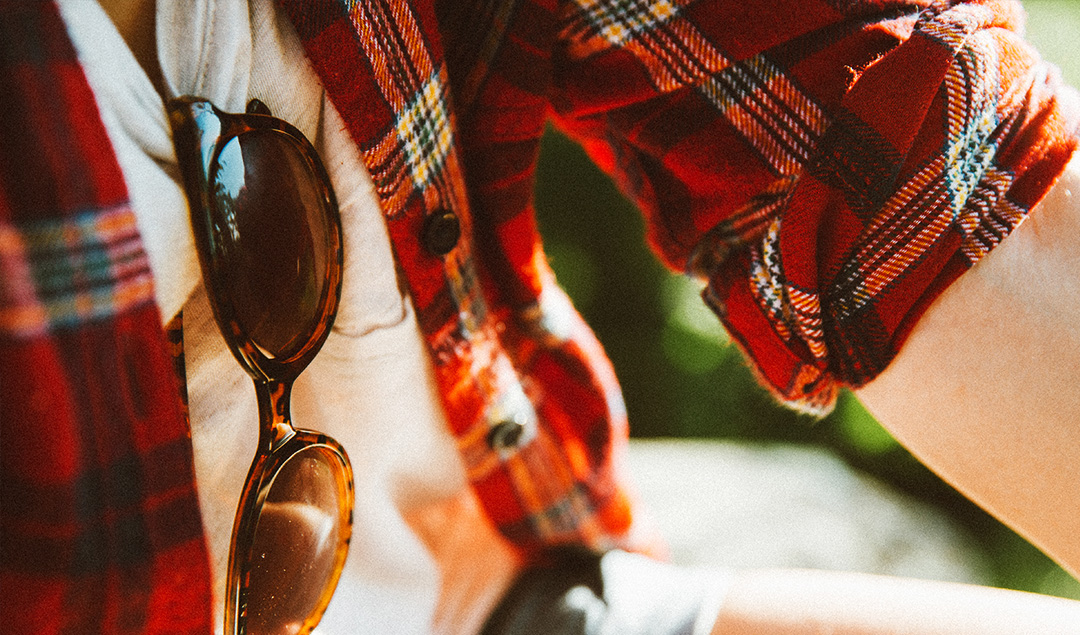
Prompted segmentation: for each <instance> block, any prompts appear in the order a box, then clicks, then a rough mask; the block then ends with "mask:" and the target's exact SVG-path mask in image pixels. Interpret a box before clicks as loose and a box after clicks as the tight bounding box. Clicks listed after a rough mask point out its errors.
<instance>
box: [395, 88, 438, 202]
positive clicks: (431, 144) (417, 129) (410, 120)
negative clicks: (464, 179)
mask: <svg viewBox="0 0 1080 635" xmlns="http://www.w3.org/2000/svg"><path fill="white" fill-rule="evenodd" d="M445 94H446V88H445V87H444V86H443V85H442V81H441V77H440V73H438V72H436V73H433V74H432V75H431V76H430V77H428V79H427V81H425V82H424V85H423V86H422V87H421V88H420V90H419V91H417V93H416V95H415V96H414V97H413V99H412V101H411V102H410V103H409V105H408V106H407V107H406V108H405V109H404V110H402V111H401V113H400V114H399V115H398V118H397V122H396V124H395V128H396V129H397V136H398V139H399V140H400V141H401V147H402V149H403V150H404V151H405V156H406V157H407V159H408V162H409V173H410V174H411V175H412V180H413V183H415V184H416V187H417V188H418V189H423V188H424V187H427V185H428V184H430V183H431V182H432V180H433V179H434V175H435V174H436V173H437V172H438V171H439V170H440V169H441V168H442V166H443V164H444V163H445V162H446V156H447V154H448V153H449V152H450V145H451V139H452V135H451V133H450V117H449V116H448V114H447V107H446V103H445V101H444V99H443V96H444V95H445Z"/></svg>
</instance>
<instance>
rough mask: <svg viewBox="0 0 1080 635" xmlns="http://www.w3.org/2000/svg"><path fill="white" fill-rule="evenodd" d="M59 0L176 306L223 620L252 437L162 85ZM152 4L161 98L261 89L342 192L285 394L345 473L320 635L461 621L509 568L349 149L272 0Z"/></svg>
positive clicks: (464, 628)
mask: <svg viewBox="0 0 1080 635" xmlns="http://www.w3.org/2000/svg"><path fill="white" fill-rule="evenodd" d="M59 5H60V8H61V13H62V16H63V18H64V20H65V23H66V24H67V27H68V31H69V33H70V35H71V37H72V40H73V43H74V45H75V48H76V50H77V52H78V55H79V60H80V62H81V63H82V64H83V67H84V69H85V71H86V74H87V79H88V80H89V82H90V86H91V88H92V89H93V91H94V95H95V98H96V100H97V103H98V107H99V109H100V111H101V115H102V120H103V121H104V124H105V127H106V130H107V132H108V135H109V138H110V140H111V141H112V143H113V146H114V150H115V151H116V154H117V159H118V160H119V163H120V167H121V169H122V170H123V173H124V177H125V180H126V182H127V186H128V190H129V195H130V198H131V203H132V207H133V209H134V211H135V215H136V219H137V222H138V226H139V230H140V233H141V234H142V238H143V243H144V245H145V247H146V250H147V252H148V255H149V259H150V264H151V269H152V271H153V274H154V279H155V297H156V299H157V302H158V305H159V307H160V308H161V311H162V317H163V319H164V320H166V321H167V320H169V319H171V318H172V316H174V315H175V314H176V313H177V312H178V311H180V310H181V309H183V312H184V346H185V353H186V363H187V378H188V393H189V397H190V410H191V427H192V444H193V447H194V461H195V473H196V483H197V486H198V492H199V503H200V508H201V511H202V517H203V523H204V527H205V531H206V538H207V544H208V546H209V550H210V557H211V569H212V572H213V589H214V594H215V611H216V615H215V623H216V626H217V628H219V629H220V628H221V627H222V617H221V611H222V607H223V601H222V599H221V598H222V593H223V589H224V583H225V569H226V560H227V557H228V550H229V540H230V535H231V528H232V523H233V517H234V513H235V508H236V504H237V501H238V499H239V495H240V490H241V487H242V484H243V481H244V478H245V476H246V474H247V470H248V467H249V465H250V462H251V459H252V457H253V455H254V451H255V442H256V438H257V423H258V419H257V409H256V405H255V392H254V389H253V387H252V385H251V380H250V379H249V378H248V376H247V375H246V374H245V373H244V371H243V370H242V369H241V368H240V367H239V365H238V364H237V363H236V361H235V360H234V359H233V357H232V355H231V354H230V353H229V351H228V350H227V348H226V346H225V344H224V341H223V340H222V339H221V336H220V335H219V333H218V330H217V327H216V325H215V323H214V321H213V317H212V315H211V313H210V310H209V306H208V304H207V299H206V294H205V290H204V289H203V287H202V284H201V282H200V274H199V268H198V261H197V257H196V253H195V247H194V242H193V238H192V235H191V229H190V225H189V222H188V211H187V203H186V200H185V198H184V194H183V191H182V189H181V186H180V184H179V175H178V171H177V166H176V158H175V155H174V150H173V146H172V141H171V136H170V132H169V126H168V122H167V120H166V117H165V113H164V109H163V101H162V99H161V96H160V95H159V94H158V93H157V91H156V90H155V89H154V87H153V85H152V84H151V83H150V81H149V79H148V78H147V77H146V75H145V74H144V73H143V71H142V69H141V68H140V67H139V65H138V63H137V62H136V60H135V59H134V57H133V56H132V55H131V52H130V50H129V49H128V48H127V46H126V45H125V43H124V41H123V39H122V38H121V37H120V35H119V34H118V33H117V31H116V30H115V28H114V27H113V25H112V23H111V21H110V20H109V18H108V17H107V16H106V15H105V13H104V12H103V11H102V9H101V8H100V6H99V5H98V4H97V2H96V1H95V0H60V2H59ZM156 17H157V42H158V55H159V58H160V61H161V66H162V71H163V74H164V79H165V84H166V88H167V91H168V93H170V95H169V96H170V97H171V96H180V95H195V96H199V97H204V98H207V99H209V100H211V101H212V102H213V103H214V104H215V105H216V106H217V107H218V108H220V109H222V110H225V111H229V112H242V111H243V110H244V108H245V105H246V103H247V101H248V100H249V99H251V98H254V97H257V98H259V99H260V100H262V101H263V102H264V103H266V104H267V105H268V106H269V107H270V109H271V110H272V111H273V113H274V115H275V116H277V117H280V118H282V119H285V120H286V121H289V122H290V123H292V124H293V125H295V126H296V127H297V128H299V129H300V130H301V131H302V132H303V133H304V134H305V135H306V136H307V137H308V139H309V140H311V141H312V143H313V144H314V145H315V146H316V148H317V149H318V150H319V153H320V156H321V157H322V159H323V161H324V162H325V164H326V166H327V170H328V172H329V174H330V178H331V181H332V183H333V186H334V189H335V193H336V194H337V197H338V201H339V204H340V208H341V216H342V221H343V226H344V246H345V272H344V276H343V289H342V303H341V309H340V313H339V315H338V317H337V320H336V323H335V326H334V330H333V333H332V334H331V335H330V337H329V339H328V340H327V342H326V344H325V345H324V347H323V349H322V351H321V352H320V353H319V355H318V356H317V357H316V359H315V361H314V362H313V363H312V364H311V366H310V367H309V368H308V369H307V370H306V371H305V372H304V374H303V375H302V376H301V377H300V379H299V380H298V381H297V383H296V386H295V390H294V393H293V418H294V421H295V422H296V424H297V425H298V426H300V427H305V428H311V429H315V430H319V431H322V432H325V433H327V434H329V435H330V436H332V437H334V438H336V439H337V440H338V441H339V442H341V443H342V444H343V445H344V446H345V448H346V451H347V452H348V453H349V455H350V458H351V461H352V463H353V469H354V471H355V479H356V503H355V510H354V518H355V521H354V527H353V536H352V543H351V548H350V553H349V557H348V560H347V563H346V569H345V572H344V574H343V576H342V580H341V582H340V584H339V587H338V590H337V592H336V593H335V595H334V599H333V600H332V602H331V604H330V607H329V609H328V610H327V613H326V615H325V616H324V618H323V622H322V624H321V625H320V627H319V630H318V632H320V633H350V634H351V633H361V632H363V633H429V632H445V633H473V632H476V631H477V629H478V628H479V626H480V625H481V623H482V621H483V619H484V617H485V616H486V615H487V613H488V612H489V611H490V609H491V607H492V606H493V605H494V603H495V602H497V600H498V598H499V597H500V596H501V595H502V593H503V592H504V590H505V589H506V588H507V586H508V584H509V582H510V581H511V579H512V577H513V574H514V573H515V571H516V568H517V566H518V565H517V562H516V559H515V557H514V556H513V555H512V552H511V550H510V549H509V547H508V546H507V545H506V544H505V543H504V542H503V541H502V539H501V538H500V537H499V536H498V535H497V534H496V533H495V532H494V531H493V529H492V528H491V526H490V524H489V522H488V521H487V520H486V518H484V517H483V515H482V514H481V513H480V512H479V509H478V507H477V503H476V501H475V498H474V496H473V494H472V492H471V489H470V488H469V487H468V484H467V482H466V480H465V476H464V470H463V467H462V464H461V460H460V458H459V456H458V454H457V451H456V448H455V442H454V439H453V438H452V436H451V435H450V433H449V432H448V428H447V426H446V422H445V418H444V415H443V413H442V410H441V409H440V406H439V401H438V397H437V393H436V389H435V383H434V379H433V375H432V370H431V368H430V362H429V358H428V356H427V352H426V349H425V344H424V342H423V340H422V336H421V334H420V332H419V330H418V328H417V324H416V320H415V317H414V315H413V310H412V306H411V304H410V302H409V300H408V298H407V297H404V296H403V295H402V293H401V291H400V289H399V287H398V283H397V280H396V277H395V268H394V264H393V256H392V254H391V250H390V242H389V238H388V236H387V233H386V227H385V224H384V222H383V218H382V214H381V212H380V209H379V204H378V200H377V198H376V196H375V193H374V190H373V186H372V183H371V180H370V177H369V175H368V173H367V171H366V169H365V168H364V166H363V164H362V162H361V161H360V158H359V154H358V151H357V149H356V146H355V145H354V144H353V142H352V141H351V139H350V138H349V137H348V134H347V133H346V132H345V131H344V125H343V123H342V121H341V118H340V116H339V115H338V113H337V112H336V110H334V107H333V106H332V105H331V104H330V102H329V101H328V100H327V98H326V95H325V93H324V91H323V89H322V87H321V85H320V83H319V81H318V78H317V77H316V76H315V74H314V72H313V71H312V69H311V67H310V65H309V64H308V62H307V60H306V58H305V56H304V54H303V50H302V48H301V45H300V43H299V40H298V38H297V36H296V34H295V33H294V31H293V30H292V27H291V25H289V24H288V22H287V21H286V20H285V19H284V18H283V16H281V15H280V14H279V13H278V12H277V10H276V9H275V8H274V5H273V3H272V2H271V0H251V2H250V5H249V2H248V0H198V1H189V0H157V16H156Z"/></svg>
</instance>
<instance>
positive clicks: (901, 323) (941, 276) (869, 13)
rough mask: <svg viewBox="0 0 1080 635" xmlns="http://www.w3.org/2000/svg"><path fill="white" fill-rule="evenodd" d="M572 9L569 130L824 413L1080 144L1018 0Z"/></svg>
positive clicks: (581, 1)
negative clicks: (1023, 32)
mask: <svg viewBox="0 0 1080 635" xmlns="http://www.w3.org/2000/svg"><path fill="white" fill-rule="evenodd" d="M565 4H566V5H567V6H565V7H564V8H563V10H562V13H561V14H560V18H561V22H560V27H559V28H560V29H561V31H560V37H561V38H562V42H561V46H562V47H563V48H562V49H561V51H562V55H561V56H559V57H557V58H556V65H555V67H554V72H555V76H556V79H555V81H554V82H553V87H552V89H551V90H552V93H553V95H554V97H553V99H552V101H553V103H554V104H555V106H556V108H557V115H558V117H559V118H560V121H561V123H562V125H563V127H564V128H565V129H566V130H567V131H569V132H570V133H571V134H573V135H575V136H577V137H579V138H581V139H582V140H583V142H584V143H585V145H586V147H587V148H588V149H589V150H590V151H591V152H592V154H593V156H594V157H596V158H597V159H598V161H599V162H600V163H601V164H604V165H606V166H608V167H609V168H610V169H611V170H612V171H613V172H614V173H615V174H616V176H617V177H618V178H619V179H620V182H621V184H622V186H623V188H624V189H625V190H626V192H627V193H628V194H629V195H630V196H631V197H632V198H634V199H635V200H636V201H637V202H638V203H639V205H640V206H641V208H642V209H643V211H644V212H645V214H646V216H647V218H648V220H649V232H650V233H649V236H650V240H651V242H652V244H653V246H654V247H655V248H656V250H657V252H658V253H659V255H660V256H661V257H662V258H663V259H664V260H665V261H666V262H667V263H668V264H669V265H671V266H672V267H673V268H676V269H682V270H686V271H687V272H688V273H690V274H693V275H695V276H699V277H701V278H702V279H704V280H706V281H707V288H706V291H705V298H706V301H707V302H708V303H709V304H710V306H712V307H713V308H714V310H715V311H716V312H717V313H718V314H719V315H720V317H721V318H722V319H723V321H724V323H725V325H726V326H727V327H728V330H729V331H730V332H731V334H732V336H733V337H734V338H735V340H736V341H737V342H739V343H740V344H741V346H742V348H743V349H744V350H745V352H746V353H747V354H748V356H749V357H750V359H751V360H752V361H753V362H754V365H755V367H756V369H757V371H758V373H759V376H760V378H761V379H762V380H763V383H765V384H766V385H767V386H769V387H770V388H771V389H772V390H773V391H774V392H775V393H776V394H777V395H778V396H779V397H781V398H782V399H784V400H786V401H788V402H789V403H791V404H793V405H795V406H796V407H800V408H803V409H806V410H809V411H812V412H818V413H821V412H825V411H828V410H829V409H830V408H831V407H832V405H833V403H834V400H835V397H836V393H837V390H838V387H839V386H841V385H849V386H860V385H862V384H864V383H866V382H867V381H869V380H870V379H872V378H873V377H875V376H876V375H877V374H878V373H879V372H881V371H882V370H883V369H884V368H885V366H886V365H887V364H888V363H889V361H891V360H892V359H893V357H894V356H895V355H896V353H897V351H898V350H899V348H900V346H901V345H902V343H903V341H904V339H905V338H906V336H907V334H908V333H909V332H910V330H911V328H912V326H913V325H914V323H915V322H916V321H917V319H918V318H919V316H920V315H921V314H922V313H923V311H924V310H925V309H926V307H927V306H928V305H929V303H930V302H931V301H932V300H933V299H934V298H935V297H936V296H937V295H938V294H939V293H940V292H941V290H943V289H944V288H946V287H947V286H948V285H949V283H951V282H952V281H953V280H954V279H955V278H956V277H957V276H959V275H960V274H961V273H962V272H963V271H965V270H966V269H968V268H969V267H970V266H971V265H972V264H974V263H975V262H976V261H977V260H978V259H979V258H980V257H982V256H983V255H985V254H986V253H987V252H988V251H989V250H990V249H991V248H993V247H994V246H995V245H997V244H998V243H999V242H1000V241H1001V239H1002V238H1004V237H1005V236H1006V235H1007V234H1008V233H1009V232H1010V231H1011V230H1012V229H1013V228H1014V227H1016V226H1017V224H1019V222H1020V221H1021V220H1022V219H1023V218H1024V217H1025V215H1026V214H1027V212H1028V211H1029V210H1030V209H1031V208H1032V207H1033V206H1034V205H1035V204H1036V203H1037V202H1038V201H1039V200H1040V199H1041V198H1042V196H1043V195H1044V194H1045V193H1046V191H1047V190H1048V189H1049V188H1050V186H1051V184H1052V183H1053V180H1054V179H1055V178H1056V176H1057V175H1058V174H1059V173H1060V171H1061V170H1062V169H1063V166H1064V164H1065V162H1066V161H1067V160H1068V158H1069V156H1070V155H1071V153H1072V152H1073V150H1074V149H1075V147H1076V133H1077V116H1078V114H1080V113H1078V111H1077V97H1076V94H1075V93H1074V92H1073V91H1072V90H1071V89H1066V88H1063V87H1062V86H1061V85H1060V84H1059V80H1058V78H1057V76H1056V74H1055V72H1054V71H1053V70H1052V69H1050V68H1048V67H1047V66H1046V65H1045V64H1044V63H1043V62H1042V61H1041V60H1040V59H1039V58H1038V57H1037V55H1036V54H1035V53H1034V52H1033V51H1032V50H1031V49H1030V47H1028V46H1027V45H1026V44H1025V43H1024V42H1023V41H1022V40H1021V39H1020V37H1019V36H1018V34H1017V33H1018V31H1019V30H1020V29H1021V27H1022V18H1023V15H1022V10H1021V9H1020V7H1019V5H1018V4H1017V3H1016V2H1013V1H1011V0H1000V1H999V0H987V1H985V2H972V3H970V4H966V3H960V2H922V1H912V2H900V3H878V2H834V1H822V0H818V1H810V2H799V3H794V2H786V1H783V0H761V1H759V2H754V3H735V2H726V1H724V0H716V1H708V0H701V1H698V2H686V3H677V2H670V1H669V0H640V1H634V2H631V1H625V2H611V3H606V4H605V5H604V6H603V7H598V6H597V3H595V2H592V1H590V0H576V1H575V2H567V3H565ZM616 68H617V69H619V72H618V73H615V72H610V71H611V69H616Z"/></svg>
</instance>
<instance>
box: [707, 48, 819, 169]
mask: <svg viewBox="0 0 1080 635" xmlns="http://www.w3.org/2000/svg"><path fill="white" fill-rule="evenodd" d="M699 90H700V91H701V93H702V94H703V95H704V96H705V97H706V98H707V99H708V100H709V101H710V102H712V103H713V105H714V106H716V108H717V109H719V110H720V111H721V112H722V113H723V115H724V117H725V118H727V119H728V121H730V122H731V125H732V126H734V127H735V128H736V129H737V130H738V131H739V132H740V133H742V135H743V136H744V137H745V138H746V139H747V141H748V142H749V143H750V144H751V145H753V146H754V148H756V149H757V150H758V152H760V153H761V155H762V157H764V159H765V160H766V161H768V163H769V165H770V166H771V167H772V168H773V169H774V170H776V171H777V173H778V174H780V175H790V174H796V173H798V172H799V171H800V170H801V169H802V167H803V165H805V164H806V162H807V160H808V159H809V157H810V153H811V152H812V151H813V149H814V148H816V147H817V146H818V144H819V143H820V141H821V136H822V134H824V132H825V129H826V128H827V127H828V125H829V120H828V118H827V117H826V116H825V113H824V111H823V110H822V109H821V108H820V107H819V106H818V105H817V104H815V103H814V102H813V101H812V100H811V99H810V98H809V97H807V96H806V95H805V94H803V93H802V92H801V91H799V90H798V89H797V88H795V87H794V86H793V85H792V84H791V82H790V81H789V80H788V79H787V78H786V77H785V76H784V73H783V71H782V70H781V69H779V68H777V67H776V66H775V65H774V64H773V63H772V62H770V61H769V60H768V59H767V58H766V57H765V56H764V55H757V56H755V57H753V58H750V59H749V60H746V61H745V62H740V63H738V64H733V65H732V66H729V67H728V68H726V69H724V70H723V71H722V72H720V73H717V74H716V75H713V76H712V77H710V78H709V80H708V81H706V82H705V83H704V84H702V86H701V87H700V89H699Z"/></svg>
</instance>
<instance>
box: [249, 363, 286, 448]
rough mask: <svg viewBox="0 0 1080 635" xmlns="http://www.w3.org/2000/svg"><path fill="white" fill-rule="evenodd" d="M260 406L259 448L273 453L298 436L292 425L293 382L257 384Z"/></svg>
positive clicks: (264, 382)
mask: <svg viewBox="0 0 1080 635" xmlns="http://www.w3.org/2000/svg"><path fill="white" fill-rule="evenodd" d="M255 397H256V401H257V402H258V405H259V447H260V449H264V450H265V451H267V452H271V451H273V450H274V449H275V448H277V447H279V446H281V444H283V443H285V442H286V441H288V440H289V439H291V438H292V437H293V436H294V435H295V434H296V428H294V427H293V424H292V412H291V411H292V406H291V404H292V380H273V379H271V380H266V381H256V382H255Z"/></svg>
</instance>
